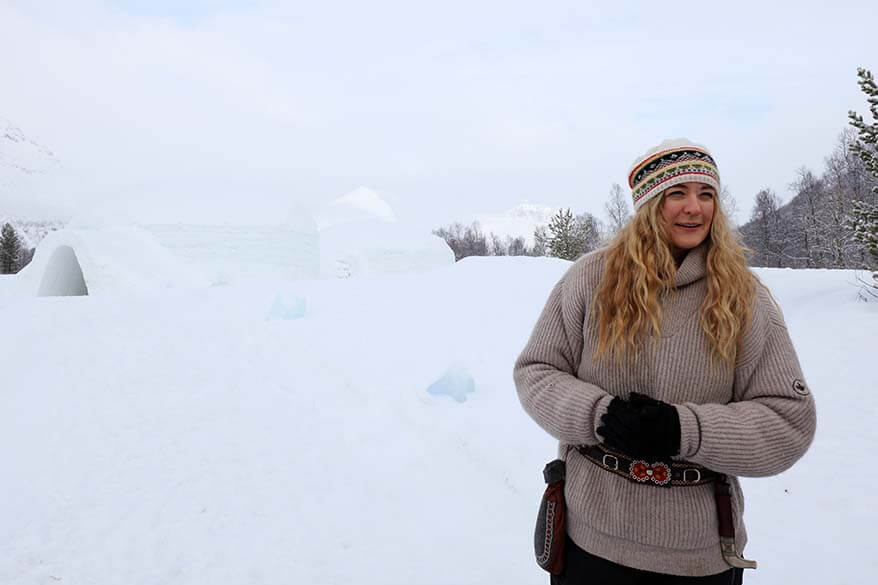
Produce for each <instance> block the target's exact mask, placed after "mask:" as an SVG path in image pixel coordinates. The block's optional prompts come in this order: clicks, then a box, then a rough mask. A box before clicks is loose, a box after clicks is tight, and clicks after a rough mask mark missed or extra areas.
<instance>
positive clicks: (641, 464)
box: [628, 459, 671, 485]
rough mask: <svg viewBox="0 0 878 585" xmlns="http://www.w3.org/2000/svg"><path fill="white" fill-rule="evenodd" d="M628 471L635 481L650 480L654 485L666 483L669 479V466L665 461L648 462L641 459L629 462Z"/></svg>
mask: <svg viewBox="0 0 878 585" xmlns="http://www.w3.org/2000/svg"><path fill="white" fill-rule="evenodd" d="M628 472H629V473H630V474H631V477H632V478H633V479H634V480H635V481H639V482H640V483H645V482H648V481H651V482H652V483H654V484H656V485H667V484H668V483H670V481H671V467H670V466H669V465H668V464H667V463H661V462H656V463H653V464H651V465H650V464H649V463H647V462H646V461H644V460H643V459H637V460H635V461H632V462H631V466H630V467H629V468H628Z"/></svg>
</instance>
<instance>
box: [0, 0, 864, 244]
mask: <svg viewBox="0 0 878 585" xmlns="http://www.w3.org/2000/svg"><path fill="white" fill-rule="evenodd" d="M71 4H73V3H70V2H51V1H45V2H39V3H33V2H25V1H17V0H12V1H11V2H10V1H9V0H5V1H3V2H2V3H0V52H2V54H3V55H4V57H3V59H0V80H2V89H0V116H2V117H5V118H8V119H9V120H10V121H12V122H13V123H15V124H16V125H17V126H19V127H20V128H21V129H22V130H23V131H24V132H25V134H27V135H28V136H29V137H31V138H33V139H35V140H37V141H38V142H40V143H41V144H43V145H45V146H47V147H49V148H50V149H52V150H53V151H54V152H55V153H56V155H57V156H58V157H59V158H60V159H61V160H62V162H63V163H64V165H65V167H66V168H67V169H68V170H72V171H74V172H75V174H76V176H77V177H78V178H79V180H80V181H81V182H82V185H84V186H80V187H77V188H75V189H73V188H72V189H70V190H66V189H65V190H62V191H60V192H58V193H53V195H52V198H51V200H50V201H49V202H48V203H49V204H50V205H52V206H55V207H57V208H59V209H63V210H68V211H69V210H70V209H71V208H74V207H82V206H83V205H85V203H86V202H89V203H90V202H93V201H95V200H101V199H106V198H110V199H113V200H114V201H116V202H119V203H122V204H126V203H127V202H129V201H132V200H134V199H138V200H140V202H141V203H143V202H146V203H148V204H151V202H153V201H156V202H159V201H169V200H174V201H180V200H182V199H186V200H188V201H189V202H190V205H195V206H204V207H211V206H217V205H224V206H226V207H228V208H234V207H235V206H238V205H240V206H242V207H246V208H248V209H249V210H253V209H259V210H264V211H265V212H266V213H270V214H276V213H279V210H280V209H282V208H284V206H285V205H286V202H287V201H290V200H291V199H296V200H299V201H301V202H303V203H305V204H308V205H316V204H319V203H320V202H322V201H326V200H329V199H331V198H334V197H337V196H339V195H341V194H343V193H345V192H347V191H349V190H351V189H354V188H355V187H357V186H359V185H366V186H369V187H370V188H373V189H375V190H377V191H378V192H380V193H381V194H382V195H383V196H384V198H385V199H386V200H387V201H388V202H389V203H390V205H391V206H392V207H393V208H394V209H395V210H396V212H397V215H398V216H399V217H400V219H401V220H403V221H408V222H411V223H413V224H416V225H418V226H424V227H429V228H432V227H437V226H439V225H441V224H445V223H448V222H449V221H452V220H463V221H467V220H470V219H472V218H473V217H474V216H475V215H476V214H477V213H485V212H488V213H490V212H497V211H501V210H504V209H507V208H509V207H512V206H514V205H516V204H518V203H521V202H525V201H529V202H534V203H543V204H547V205H553V206H569V207H572V208H573V209H574V210H575V211H591V212H592V213H595V214H599V215H601V208H602V204H603V201H604V200H605V199H606V195H607V193H608V191H609V187H610V184H611V183H612V182H619V183H622V184H623V185H624V182H625V180H626V172H627V170H628V167H629V165H630V163H631V161H632V160H633V159H634V158H635V157H636V156H637V155H638V154H640V153H641V152H642V151H644V150H646V149H647V148H648V147H650V146H652V145H654V144H656V143H658V142H659V141H660V140H662V139H663V138H669V137H678V136H686V137H688V138H690V139H692V140H695V141H697V142H701V143H704V144H706V145H707V146H708V147H710V148H711V149H712V150H713V152H714V154H715V156H716V158H717V160H718V163H719V166H720V172H721V175H722V177H723V180H724V182H725V183H726V184H727V185H728V186H729V187H730V189H731V191H732V193H733V195H734V196H735V197H736V198H737V200H738V203H739V206H740V208H741V210H742V212H741V214H740V216H739V219H744V216H746V215H749V209H750V206H751V205H752V201H753V196H754V195H755V193H756V192H757V191H758V190H759V189H760V188H762V187H764V186H767V187H771V188H773V189H775V190H776V191H777V192H778V193H779V194H781V195H782V196H783V197H784V199H787V198H788V197H789V193H788V191H787V188H786V185H787V183H789V182H790V181H791V180H792V179H793V178H794V176H795V171H796V169H797V168H798V167H799V166H801V165H806V166H808V167H811V168H812V169H814V170H815V171H817V170H822V160H823V157H824V156H825V155H826V154H828V153H829V152H830V151H831V149H832V147H833V145H834V143H835V140H836V137H837V135H838V134H839V132H840V131H841V130H842V129H844V128H845V126H846V124H847V112H848V110H849V109H852V108H853V109H856V110H857V111H859V112H860V113H866V112H865V110H866V107H865V106H866V103H865V97H864V96H863V94H862V93H860V91H859V88H858V87H857V85H856V68H857V67H858V66H863V67H866V68H870V69H873V70H874V71H876V73H878V35H875V34H874V30H875V25H876V23H878V8H876V3H874V2H872V1H867V0H864V1H848V0H840V1H835V2H832V3H826V2H810V1H797V2H795V3H793V2H777V3H771V2H765V1H762V2H749V1H744V2H735V3H722V5H720V3H713V2H705V3H700V4H698V5H691V4H690V5H685V6H684V5H668V4H659V3H655V2H649V3H646V2H637V3H633V2H629V3H625V4H626V5H627V6H628V7H627V8H626V7H617V6H612V3H610V2H606V1H603V2H587V1H582V0H580V1H577V2H561V1H558V2H547V3H537V2H533V1H529V2H518V1H516V0H503V1H496V0H490V1H486V2H478V3H474V2H472V1H471V0H470V1H466V2H464V1H459V0H445V1H443V2H433V3H429V4H427V3H419V2H412V1H411V0H409V1H407V2H391V1H386V0H372V1H370V2H354V1H353V0H348V1H347V2H333V1H331V0H330V1H323V2H272V1H268V0H266V1H262V2H246V3H245V2H231V1H211V0H201V1H198V2H189V3H186V6H185V8H180V7H179V6H178V4H181V3H179V2H171V1H168V0H165V1H153V2H148V1H145V0H144V1H135V0H128V1H124V2H97V1H94V0H82V1H79V2H76V6H75V7H73V6H71ZM159 204H160V203H156V205H159ZM11 212H12V213H14V212H15V210H14V209H13V210H11ZM7 213H10V211H7Z"/></svg>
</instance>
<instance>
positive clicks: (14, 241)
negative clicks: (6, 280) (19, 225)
mask: <svg viewBox="0 0 878 585" xmlns="http://www.w3.org/2000/svg"><path fill="white" fill-rule="evenodd" d="M20 256H21V240H20V239H19V238H18V234H17V233H15V228H14V227H12V224H9V223H6V224H4V225H3V229H2V231H0V274H15V273H16V272H18V267H19V259H20Z"/></svg>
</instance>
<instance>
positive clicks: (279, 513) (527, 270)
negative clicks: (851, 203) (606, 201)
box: [0, 258, 878, 585]
mask: <svg viewBox="0 0 878 585" xmlns="http://www.w3.org/2000/svg"><path fill="white" fill-rule="evenodd" d="M568 266H569V263H567V262H564V261H562V260H557V259H547V258H467V259H465V260H463V261H461V262H458V263H456V264H453V265H451V266H447V267H443V268H440V269H437V270H433V271H430V272H425V273H421V274H417V275H409V276H399V277H392V278H389V277H385V278H376V279H371V280H320V281H318V280H311V281H300V282H284V283H273V284H270V285H269V284H266V283H251V284H247V285H243V284H242V285H230V286H226V287H214V288H204V289H192V290H175V291H172V292H168V291H164V292H162V293H160V294H159V293H154V292H150V291H143V292H139V293H131V294H128V295H125V296H104V297H98V296H94V297H66V298H60V297H59V298H33V297H16V298H12V297H0V322H2V323H3V325H4V330H5V331H7V332H15V334H14V335H10V334H7V335H3V336H0V356H2V358H0V359H2V382H3V383H2V385H0V396H2V402H3V408H2V409H0V461H2V462H3V471H2V482H3V488H2V490H3V491H2V493H3V497H2V498H0V583H14V584H16V585H37V584H44V583H62V584H63V583H75V584H79V583H92V584H108V585H110V584H118V583H139V584H163V585H164V584H172V583H173V584H204V583H223V584H226V585H236V584H241V585H244V584H246V585H258V584H269V583H272V584H274V583H277V584H288V583H298V584H346V585H347V584H351V583H368V584H381V585H392V584H403V583H405V584H412V583H415V584H419V585H429V584H454V585H464V584H473V585H475V584H484V585H495V584H497V583H516V584H534V585H537V584H544V583H546V582H547V581H548V579H547V577H546V575H545V574H544V573H543V572H541V571H540V570H539V569H538V568H537V567H536V565H535V563H534V561H533V550H532V529H533V521H534V518H535V514H536V506H537V502H538V499H539V496H540V494H541V492H542V489H543V483H542V477H541V472H542V468H543V465H544V464H545V462H546V461H547V460H549V459H551V458H553V457H554V454H555V445H554V442H553V440H552V439H551V438H550V437H549V436H548V435H546V434H545V433H543V432H542V431H541V430H540V429H539V428H538V427H537V426H536V424H535V423H534V422H533V421H531V420H530V419H529V418H528V417H527V415H526V414H525V413H524V412H523V411H522V409H521V406H520V405H519V403H518V400H517V397H516V394H515V389H514V387H513V383H512V379H511V371H512V363H513V360H514V359H515V357H516V356H517V354H518V352H519V351H520V350H521V348H522V347H523V345H524V343H525V341H526V339H527V337H528V335H529V334H530V331H531V328H532V326H533V323H534V321H535V320H536V318H537V315H538V313H539V311H540V310H541V309H542V306H543V303H544V301H545V299H546V296H547V295H548V292H549V290H550V288H551V287H552V285H553V284H554V283H555V282H556V281H557V279H558V278H559V277H560V276H561V274H562V273H563V272H564V271H565V270H566V269H567V267H568ZM758 273H759V275H760V277H761V278H762V279H763V280H764V281H765V282H766V283H767V284H768V285H769V286H770V287H771V288H772V290H773V292H774V293H775V295H776V297H777V299H778V301H779V303H780V305H781V306H782V308H783V311H784V313H785V315H786V319H787V323H788V325H789V328H790V331H791V334H792V337H793V340H794V342H795V344H796V347H797V349H798V352H799V357H800V359H801V362H802V366H803V368H804V371H805V374H806V376H807V382H808V385H809V386H810V387H811V388H812V390H813V392H814V394H815V398H816V400H817V405H818V413H819V414H818V416H819V424H818V427H819V428H818V433H817V437H816V439H815V443H814V445H813V447H812V448H811V450H810V452H809V453H808V454H807V455H806V456H805V458H804V459H803V460H802V461H800V462H799V464H798V465H796V466H795V467H794V468H793V469H792V470H790V471H789V472H787V473H784V474H782V475H780V476H777V477H772V478H763V479H746V480H744V482H743V485H744V489H745V492H746V496H747V508H746V511H745V517H746V520H747V523H748V528H749V534H750V545H749V546H748V547H747V551H746V556H747V557H748V558H754V559H756V560H758V561H759V563H760V568H759V569H758V570H757V571H755V572H748V574H747V577H746V583H748V584H751V585H752V584H764V585H769V584H770V585H775V584H779V583H797V584H804V585H818V584H819V585H824V584H827V583H839V584H841V583H846V584H866V583H871V582H873V581H874V575H875V574H876V571H878V556H876V555H875V550H874V538H873V526H875V525H876V523H878V511H876V510H878V509H876V507H875V506H873V505H872V503H871V499H870V498H871V496H870V495H869V491H870V486H871V485H873V484H874V483H875V482H876V481H878V471H876V466H873V465H871V460H872V458H873V456H874V453H873V451H874V446H875V445H876V444H878V426H876V425H875V424H874V421H875V420H876V417H878V396H876V393H875V392H874V390H875V388H874V375H872V370H873V369H874V368H873V362H874V359H875V330H876V325H875V324H876V320H878V303H862V302H858V301H856V298H855V297H856V288H855V287H854V286H853V285H852V284H851V283H852V282H853V281H854V273H853V272H851V271H839V270H814V271H806V270H795V271H793V270H780V269H773V270H772V269H766V270H758ZM7 278H15V277H7Z"/></svg>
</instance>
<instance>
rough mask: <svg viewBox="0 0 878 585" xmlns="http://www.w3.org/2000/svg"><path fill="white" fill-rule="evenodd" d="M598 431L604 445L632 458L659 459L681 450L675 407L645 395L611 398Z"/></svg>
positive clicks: (678, 419)
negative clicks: (626, 398)
mask: <svg viewBox="0 0 878 585" xmlns="http://www.w3.org/2000/svg"><path fill="white" fill-rule="evenodd" d="M597 432H598V434H599V435H601V436H602V437H603V438H604V444H605V445H606V446H607V447H609V448H610V449H614V450H616V451H620V452H622V453H624V454H626V455H630V456H632V457H643V458H645V459H661V458H667V457H671V456H673V455H677V454H679V453H680V416H679V415H678V414H677V409H676V408H674V407H673V406H671V405H670V404H668V403H666V402H662V401H661V400H655V399H653V398H650V397H649V396H646V395H644V394H638V393H636V392H632V393H631V396H630V397H629V399H628V400H625V399H623V398H619V397H618V396H617V397H615V398H613V400H612V402H610V406H609V407H608V408H607V412H606V414H604V415H603V416H602V417H601V426H599V427H598V428H597Z"/></svg>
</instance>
